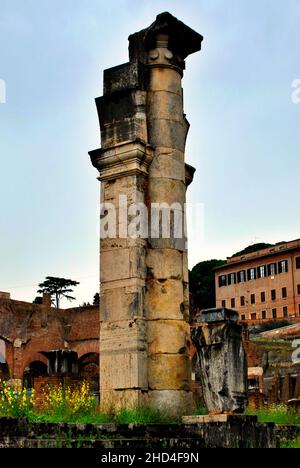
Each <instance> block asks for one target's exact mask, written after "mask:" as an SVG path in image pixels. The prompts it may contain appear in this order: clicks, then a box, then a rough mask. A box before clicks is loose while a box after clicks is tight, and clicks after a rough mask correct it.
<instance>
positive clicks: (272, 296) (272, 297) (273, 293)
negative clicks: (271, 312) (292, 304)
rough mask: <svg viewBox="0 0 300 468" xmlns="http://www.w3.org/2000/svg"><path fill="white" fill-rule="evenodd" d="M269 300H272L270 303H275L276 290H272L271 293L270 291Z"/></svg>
mask: <svg viewBox="0 0 300 468" xmlns="http://www.w3.org/2000/svg"><path fill="white" fill-rule="evenodd" d="M271 299H272V301H276V290H275V289H272V291H271Z"/></svg>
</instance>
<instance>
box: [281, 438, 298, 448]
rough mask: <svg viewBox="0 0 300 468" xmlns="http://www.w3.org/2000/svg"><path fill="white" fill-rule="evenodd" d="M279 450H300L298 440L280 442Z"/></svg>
mask: <svg viewBox="0 0 300 468" xmlns="http://www.w3.org/2000/svg"><path fill="white" fill-rule="evenodd" d="M280 448H283V449H299V448H300V439H295V440H291V441H287V440H284V441H281V442H280Z"/></svg>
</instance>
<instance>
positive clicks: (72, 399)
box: [36, 382, 97, 417]
mask: <svg viewBox="0 0 300 468" xmlns="http://www.w3.org/2000/svg"><path fill="white" fill-rule="evenodd" d="M43 399H44V402H43V404H42V406H41V407H40V408H36V409H37V410H38V411H39V412H42V413H45V414H46V415H50V416H64V417H66V416H71V417H72V416H73V417H75V416H77V415H81V416H82V415H87V414H90V413H92V412H95V411H96V409H97V401H96V399H95V398H94V397H93V396H90V386H89V384H88V383H87V382H83V383H82V384H81V385H79V386H78V387H70V386H63V385H59V386H58V387H50V386H47V387H46V388H45V390H44V392H43Z"/></svg>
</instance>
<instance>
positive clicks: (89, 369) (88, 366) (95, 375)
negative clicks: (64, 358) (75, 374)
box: [78, 352, 100, 394]
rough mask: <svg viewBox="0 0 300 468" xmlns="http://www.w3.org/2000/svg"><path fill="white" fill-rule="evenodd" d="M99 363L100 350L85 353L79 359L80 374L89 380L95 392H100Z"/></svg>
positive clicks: (91, 388)
mask: <svg viewBox="0 0 300 468" xmlns="http://www.w3.org/2000/svg"><path fill="white" fill-rule="evenodd" d="M99 364H100V362H99V353H98V352H90V353H87V354H83V355H82V356H81V357H80V358H79V360H78V371H79V376H80V377H81V378H82V379H84V380H86V381H88V382H89V384H90V390H91V391H92V393H94V394H99Z"/></svg>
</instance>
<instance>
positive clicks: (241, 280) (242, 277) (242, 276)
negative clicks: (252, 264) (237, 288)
mask: <svg viewBox="0 0 300 468" xmlns="http://www.w3.org/2000/svg"><path fill="white" fill-rule="evenodd" d="M237 280H238V283H245V281H246V272H245V271H244V270H243V271H239V272H238V274H237Z"/></svg>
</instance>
